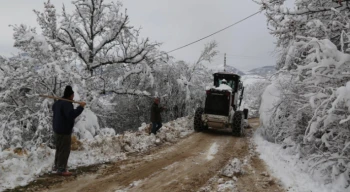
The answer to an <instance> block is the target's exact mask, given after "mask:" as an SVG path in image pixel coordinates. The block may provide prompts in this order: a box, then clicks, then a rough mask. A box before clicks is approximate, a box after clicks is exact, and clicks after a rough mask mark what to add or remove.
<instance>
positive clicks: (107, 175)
mask: <svg viewBox="0 0 350 192" xmlns="http://www.w3.org/2000/svg"><path fill="white" fill-rule="evenodd" d="M249 123H250V125H251V126H252V127H253V128H251V129H247V130H246V136H245V137H242V138H237V137H233V136H231V133H230V132H229V131H215V130H209V131H207V132H204V133H193V134H191V135H190V136H188V137H186V138H185V139H182V140H180V141H179V142H178V143H176V144H173V145H171V146H162V147H160V148H159V149H156V150H154V151H152V152H150V154H148V155H143V156H137V155H136V156H134V157H130V158H129V159H128V160H124V161H120V162H117V163H115V164H111V165H108V166H104V167H103V168H99V170H97V171H96V172H95V173H88V174H84V175H81V176H79V177H77V178H72V179H71V180H65V181H64V182H62V183H59V184H54V185H53V186H47V187H48V188H46V189H41V191H56V192H59V191H79V192H80V191H81V192H89V191H90V192H98V191H111V192H118V191H120V192H122V191H152V192H156V191H218V190H217V189H218V188H217V186H218V185H219V184H220V183H223V182H225V181H228V180H232V178H229V177H225V176H223V175H221V174H220V170H221V169H222V168H223V167H224V166H225V165H226V164H227V163H228V162H229V160H231V159H233V158H237V159H239V160H241V161H242V162H243V161H244V162H245V163H244V165H243V166H242V167H243V170H244V171H243V172H242V173H241V174H238V175H236V176H235V181H234V188H235V189H234V191H240V192H248V191H252V192H253V191H259V192H264V191H266V192H267V191H269V192H273V191H277V192H280V191H284V190H283V189H282V188H280V186H279V185H278V181H276V179H274V178H272V177H270V176H269V174H268V171H267V169H266V167H265V164H264V163H263V162H262V160H260V159H259V158H258V155H257V154H256V152H255V151H254V146H253V144H252V143H251V142H250V140H251V136H252V133H253V132H254V131H255V129H256V128H257V127H258V126H259V121H258V119H251V120H250V121H249ZM218 180H220V182H217V181H218ZM223 191H225V189H224V190H223ZM227 191H232V190H227Z"/></svg>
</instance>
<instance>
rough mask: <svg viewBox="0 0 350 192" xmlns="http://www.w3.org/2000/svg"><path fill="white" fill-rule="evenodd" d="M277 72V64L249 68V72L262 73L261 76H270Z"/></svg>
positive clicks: (251, 73) (253, 73)
mask: <svg viewBox="0 0 350 192" xmlns="http://www.w3.org/2000/svg"><path fill="white" fill-rule="evenodd" d="M275 72H276V68H275V66H264V67H259V68H255V69H252V70H249V71H248V72H247V74H250V75H260V76H269V75H272V74H274V73H275Z"/></svg>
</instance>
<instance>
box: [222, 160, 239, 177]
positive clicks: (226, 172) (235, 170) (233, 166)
mask: <svg viewBox="0 0 350 192" xmlns="http://www.w3.org/2000/svg"><path fill="white" fill-rule="evenodd" d="M241 173H242V163H241V161H240V160H239V159H237V158H234V159H233V160H231V161H230V163H229V164H227V165H226V166H225V167H224V168H223V169H222V170H221V175H223V176H226V177H234V176H235V175H237V174H241Z"/></svg>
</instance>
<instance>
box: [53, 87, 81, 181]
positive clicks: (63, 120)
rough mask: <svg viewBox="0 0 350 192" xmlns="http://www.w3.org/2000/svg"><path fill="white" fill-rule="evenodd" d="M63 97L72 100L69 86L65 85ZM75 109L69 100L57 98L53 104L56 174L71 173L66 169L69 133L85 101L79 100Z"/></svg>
mask: <svg viewBox="0 0 350 192" xmlns="http://www.w3.org/2000/svg"><path fill="white" fill-rule="evenodd" d="M63 98H64V99H69V100H72V101H73V98H74V92H73V89H72V87H71V86H69V85H68V86H66V88H65V90H64V96H63ZM79 104H80V106H79V107H78V108H77V109H74V108H73V104H72V103H71V102H69V101H63V100H58V101H56V102H55V103H54V104H53V106H52V110H53V131H54V136H55V142H56V154H55V164H54V170H53V171H57V174H59V175H63V176H70V175H72V173H70V172H68V171H67V163H68V158H69V154H70V145H71V134H72V131H73V127H74V120H75V118H76V117H78V116H79V115H80V114H81V113H82V112H83V110H84V107H85V105H86V103H85V102H80V103H79Z"/></svg>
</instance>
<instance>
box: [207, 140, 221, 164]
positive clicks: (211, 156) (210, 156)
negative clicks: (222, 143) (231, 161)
mask: <svg viewBox="0 0 350 192" xmlns="http://www.w3.org/2000/svg"><path fill="white" fill-rule="evenodd" d="M218 147H219V145H218V144H217V143H216V142H215V143H213V144H212V145H211V146H210V148H209V151H208V154H207V158H206V159H207V160H209V161H210V160H212V159H214V155H215V154H216V153H217V152H218Z"/></svg>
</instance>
